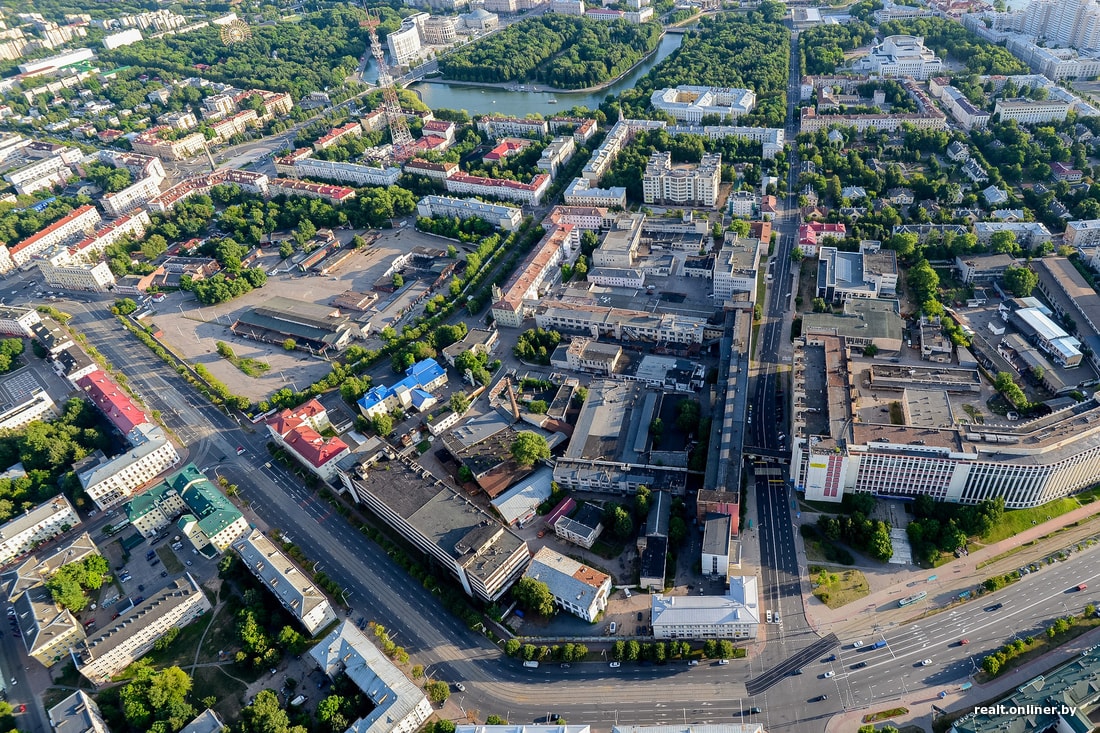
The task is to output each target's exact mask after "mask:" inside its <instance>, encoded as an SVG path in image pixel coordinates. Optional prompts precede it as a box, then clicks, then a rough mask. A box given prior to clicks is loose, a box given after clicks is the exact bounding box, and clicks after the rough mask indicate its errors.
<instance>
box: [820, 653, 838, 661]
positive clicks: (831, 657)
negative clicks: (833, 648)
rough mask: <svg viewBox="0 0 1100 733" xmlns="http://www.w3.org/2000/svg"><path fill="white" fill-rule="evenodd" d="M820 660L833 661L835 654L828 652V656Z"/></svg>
mask: <svg viewBox="0 0 1100 733" xmlns="http://www.w3.org/2000/svg"><path fill="white" fill-rule="evenodd" d="M821 661H822V662H835V661H836V655H835V654H830V655H829V656H827V657H825V658H824V659H822V660H821Z"/></svg>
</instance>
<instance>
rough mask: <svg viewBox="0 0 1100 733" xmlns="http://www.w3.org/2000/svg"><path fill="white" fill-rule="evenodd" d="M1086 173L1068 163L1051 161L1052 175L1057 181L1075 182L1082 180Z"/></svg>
mask: <svg viewBox="0 0 1100 733" xmlns="http://www.w3.org/2000/svg"><path fill="white" fill-rule="evenodd" d="M1084 175H1085V174H1084V173H1082V172H1081V171H1079V170H1077V169H1076V168H1073V167H1071V166H1068V165H1066V164H1065V163H1051V164H1050V177H1051V178H1052V179H1054V180H1055V181H1067V182H1069V183H1074V182H1076V181H1080V180H1081V179H1082V178H1083V177H1084Z"/></svg>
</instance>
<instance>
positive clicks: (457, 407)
mask: <svg viewBox="0 0 1100 733" xmlns="http://www.w3.org/2000/svg"><path fill="white" fill-rule="evenodd" d="M450 404H451V409H452V410H454V411H455V412H457V413H459V414H460V415H461V414H462V413H464V412H466V410H468V409H469V407H470V398H469V397H467V396H466V393H465V392H454V393H452V394H451V402H450Z"/></svg>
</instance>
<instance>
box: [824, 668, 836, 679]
mask: <svg viewBox="0 0 1100 733" xmlns="http://www.w3.org/2000/svg"><path fill="white" fill-rule="evenodd" d="M835 674H836V672H834V671H833V670H831V669H830V670H829V671H828V672H826V673H825V678H826V679H828V678H829V677H832V676H833V675H835Z"/></svg>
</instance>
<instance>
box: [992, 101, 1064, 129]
mask: <svg viewBox="0 0 1100 733" xmlns="http://www.w3.org/2000/svg"><path fill="white" fill-rule="evenodd" d="M1069 109H1070V105H1069V104H1068V103H1067V102H1062V101H1059V100H1056V99H1045V100H1041V101H1039V100H1034V99H998V100H997V104H996V105H995V106H994V107H993V114H994V115H998V116H1000V118H1001V121H1002V122H1007V121H1009V120H1016V122H1019V123H1020V124H1021V125H1034V124H1036V123H1038V122H1061V121H1062V120H1064V119H1066V115H1067V114H1068V113H1069Z"/></svg>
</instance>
